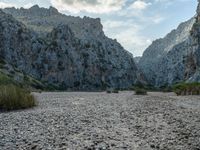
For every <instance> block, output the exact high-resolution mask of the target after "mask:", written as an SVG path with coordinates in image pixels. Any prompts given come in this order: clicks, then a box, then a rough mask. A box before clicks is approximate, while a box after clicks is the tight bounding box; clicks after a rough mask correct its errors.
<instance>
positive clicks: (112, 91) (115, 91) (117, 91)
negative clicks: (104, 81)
mask: <svg viewBox="0 0 200 150" xmlns="http://www.w3.org/2000/svg"><path fill="white" fill-rule="evenodd" d="M106 92H107V93H109V94H110V93H119V90H117V89H107V90H106Z"/></svg>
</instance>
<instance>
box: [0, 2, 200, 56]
mask: <svg viewBox="0 0 200 150" xmlns="http://www.w3.org/2000/svg"><path fill="white" fill-rule="evenodd" d="M34 4H38V5H39V6H41V7H49V6H50V5H51V6H53V7H56V8H57V9H58V10H59V11H60V12H62V13H65V14H67V15H74V16H90V17H94V18H97V17H98V18H101V20H102V24H103V25H104V31H105V34H106V35H107V36H109V37H111V38H114V39H117V41H119V42H120V43H121V44H122V46H123V47H125V49H127V50H128V51H130V52H131V53H133V55H134V56H140V55H142V53H143V51H144V50H145V48H146V47H147V46H148V45H149V44H151V42H152V41H153V40H155V39H157V38H160V37H163V36H164V35H166V34H167V33H168V32H170V31H171V30H172V29H174V28H176V27H177V26H178V24H179V23H180V22H183V21H186V20H188V19H189V18H191V17H193V16H194V15H195V10H196V6H197V0H0V7H1V8H4V7H11V6H15V7H26V8H29V7H31V6H32V5H34Z"/></svg>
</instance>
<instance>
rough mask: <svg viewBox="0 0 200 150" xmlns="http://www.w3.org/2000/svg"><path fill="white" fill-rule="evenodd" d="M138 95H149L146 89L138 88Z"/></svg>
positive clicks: (136, 92) (136, 90)
mask: <svg viewBox="0 0 200 150" xmlns="http://www.w3.org/2000/svg"><path fill="white" fill-rule="evenodd" d="M135 94H136V95H147V91H146V90H145V89H141V88H137V89H135Z"/></svg>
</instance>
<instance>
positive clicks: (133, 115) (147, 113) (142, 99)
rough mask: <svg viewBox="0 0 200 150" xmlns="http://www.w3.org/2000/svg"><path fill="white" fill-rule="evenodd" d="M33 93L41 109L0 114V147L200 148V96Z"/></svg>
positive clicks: (57, 149) (74, 149) (81, 149)
mask: <svg viewBox="0 0 200 150" xmlns="http://www.w3.org/2000/svg"><path fill="white" fill-rule="evenodd" d="M34 95H35V96H36V97H37V99H38V101H39V105H38V106H37V107H35V108H33V109H29V110H23V111H16V112H8V113H0V149H1V150H17V149H22V150H26V149H33V150H34V149H36V150H37V149H42V150H48V149H49V150H50V149H52V150H126V149H127V150H151V149H158V150H199V149H200V96H185V97H177V96H175V95H174V94H173V93H149V94H148V96H136V95H134V93H133V92H120V93H119V94H107V93H105V92H102V93H87V92H70V93H67V92H63V93H41V94H39V93H34Z"/></svg>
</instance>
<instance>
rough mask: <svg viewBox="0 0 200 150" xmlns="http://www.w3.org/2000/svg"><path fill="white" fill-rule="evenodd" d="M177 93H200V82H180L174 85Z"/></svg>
mask: <svg viewBox="0 0 200 150" xmlns="http://www.w3.org/2000/svg"><path fill="white" fill-rule="evenodd" d="M173 91H174V92H175V93H176V94H177V95H200V83H196V82H195V83H179V84H176V85H174V86H173Z"/></svg>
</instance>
